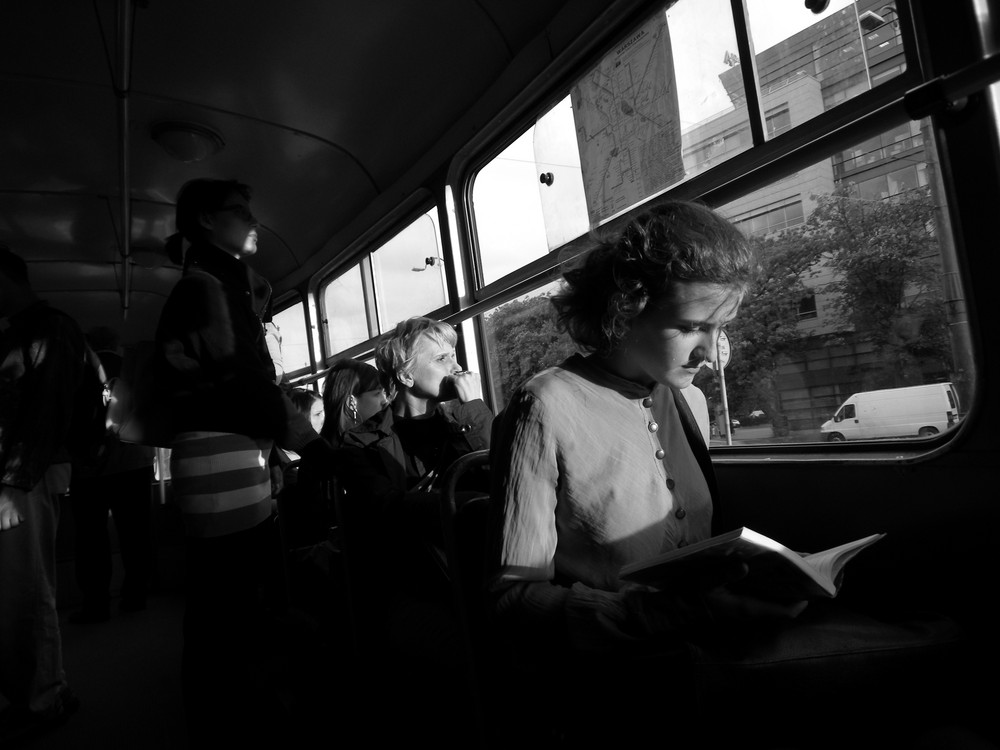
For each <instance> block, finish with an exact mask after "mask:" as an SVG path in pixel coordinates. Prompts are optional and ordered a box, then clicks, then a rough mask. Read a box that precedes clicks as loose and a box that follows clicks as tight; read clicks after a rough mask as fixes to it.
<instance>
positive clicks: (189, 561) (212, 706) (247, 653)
mask: <svg viewBox="0 0 1000 750" xmlns="http://www.w3.org/2000/svg"><path fill="white" fill-rule="evenodd" d="M271 540H272V536H271V522H270V521H265V522H264V523H261V524H259V525H257V526H256V527H254V528H252V529H248V530H246V531H241V532H238V533H235V534H227V535H225V536H219V537H211V538H205V539H199V538H193V537H188V539H187V542H186V561H185V568H186V583H185V597H186V605H185V611H184V654H183V660H182V687H183V691H184V711H185V717H186V720H187V727H188V736H189V737H190V740H191V746H192V747H194V748H199V747H227V746H231V745H238V744H240V743H239V742H238V740H246V741H248V742H252V744H254V745H258V744H260V743H263V744H267V742H268V741H271V740H275V741H277V739H278V738H277V737H276V736H275V729H274V727H275V726H276V725H278V724H279V722H280V721H281V718H282V717H281V716H280V706H279V705H278V704H277V703H276V702H275V701H274V700H273V695H274V693H273V686H272V685H269V684H268V677H267V672H266V664H267V661H268V659H269V656H270V655H272V654H274V652H275V649H276V648H277V647H278V646H280V644H276V643H273V642H272V639H271V634H270V633H269V629H268V625H267V623H268V620H267V617H266V611H265V608H264V606H263V604H262V602H261V587H262V585H263V581H264V577H265V574H266V571H267V565H268V564H269V562H270V561H271V559H272V558H271V546H270V545H271Z"/></svg>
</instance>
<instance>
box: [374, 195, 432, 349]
mask: <svg viewBox="0 0 1000 750" xmlns="http://www.w3.org/2000/svg"><path fill="white" fill-rule="evenodd" d="M371 261H372V277H373V278H374V280H375V299H376V301H377V309H378V323H379V330H380V331H387V330H389V329H391V328H392V327H394V326H395V325H396V323H398V322H399V321H400V320H403V319H404V318H409V317H412V316H413V315H422V314H424V313H427V312H430V311H431V310H436V309H438V308H439V307H442V306H443V305H444V304H445V303H446V302H447V299H448V283H447V280H446V278H445V270H444V258H443V257H442V255H441V233H440V231H439V229H438V220H437V209H436V208H435V209H432V210H431V211H428V212H427V213H426V214H424V215H423V216H421V217H419V218H418V219H417V220H416V221H414V222H413V223H412V224H410V225H409V226H408V227H406V229H404V230H403V231H402V232H400V233H399V234H397V235H396V236H394V237H393V238H392V239H391V240H389V241H388V242H386V243H385V244H384V245H382V246H381V247H380V248H379V249H378V250H376V251H375V252H373V253H372V254H371ZM366 338H367V337H366Z"/></svg>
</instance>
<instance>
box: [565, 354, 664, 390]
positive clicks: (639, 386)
mask: <svg viewBox="0 0 1000 750" xmlns="http://www.w3.org/2000/svg"><path fill="white" fill-rule="evenodd" d="M563 366H564V367H565V368H566V369H567V370H570V371H571V372H575V373H576V374H577V375H580V376H581V377H583V378H586V379H587V380H589V381H591V382H592V383H596V384H597V385H600V386H604V387H605V388H610V389H612V390H613V391H617V392H618V393H620V394H621V395H622V396H624V397H625V398H645V397H646V396H648V395H650V394H651V393H652V392H653V391H654V390H656V384H653V385H652V386H650V385H649V384H646V383H636V382H635V381H634V380H628V379H627V378H623V377H621V376H620V375H615V374H614V373H613V372H611V371H610V370H608V369H607V368H605V367H604V366H603V365H602V364H601V363H600V359H599V358H598V357H597V355H596V354H590V355H587V356H586V357H585V356H583V355H582V354H574V355H572V356H571V357H570V358H569V359H567V360H566V362H565V363H564V364H563Z"/></svg>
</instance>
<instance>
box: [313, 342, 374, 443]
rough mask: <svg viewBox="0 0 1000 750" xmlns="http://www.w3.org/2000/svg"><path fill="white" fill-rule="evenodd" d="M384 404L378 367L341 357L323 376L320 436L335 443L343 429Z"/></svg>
mask: <svg viewBox="0 0 1000 750" xmlns="http://www.w3.org/2000/svg"><path fill="white" fill-rule="evenodd" d="M386 403H387V399H386V397H385V391H384V390H383V389H382V383H381V380H380V379H379V372H378V370H376V369H375V368H374V367H372V366H371V365H369V364H366V363H364V362H356V361H355V360H353V359H345V360H341V361H340V362H337V363H336V364H335V365H334V366H333V367H331V368H330V371H329V373H328V374H327V376H326V386H325V387H324V388H323V404H324V407H325V410H326V414H327V419H326V422H325V423H324V424H323V429H322V430H321V431H320V435H322V436H323V437H325V438H326V439H327V440H330V441H331V442H337V441H339V439H340V437H341V436H342V435H343V434H344V433H345V432H346V431H347V430H349V429H350V428H351V427H354V426H355V425H359V424H361V423H362V422H364V421H365V420H367V419H369V418H370V417H373V416H374V415H375V414H377V413H378V412H379V411H381V410H382V408H383V407H384V406H385V405H386Z"/></svg>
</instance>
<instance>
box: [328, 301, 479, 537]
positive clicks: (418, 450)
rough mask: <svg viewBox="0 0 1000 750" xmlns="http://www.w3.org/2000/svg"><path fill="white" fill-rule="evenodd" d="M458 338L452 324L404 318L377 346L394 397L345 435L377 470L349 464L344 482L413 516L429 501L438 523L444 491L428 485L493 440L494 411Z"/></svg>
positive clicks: (379, 504)
mask: <svg viewBox="0 0 1000 750" xmlns="http://www.w3.org/2000/svg"><path fill="white" fill-rule="evenodd" d="M456 340H457V334H456V332H455V329H454V328H452V326H451V325H449V324H448V323H442V322H439V321H435V320H432V319H430V318H422V317H416V318H410V319H408V320H404V321H402V322H401V323H399V324H398V325H397V326H396V329H395V331H394V332H393V333H392V334H391V335H390V336H388V337H387V338H385V339H383V340H382V341H381V342H379V344H378V346H377V348H376V350H375V361H376V365H377V366H378V370H379V373H380V377H381V380H382V385H383V386H384V388H385V390H386V392H387V393H388V394H389V397H390V399H391V402H390V403H389V404H388V405H387V406H386V407H385V408H384V409H382V410H381V411H379V412H377V413H376V414H375V415H374V416H372V417H371V418H370V419H368V420H367V421H366V422H364V423H362V424H360V425H358V426H357V427H354V428H352V429H350V430H348V431H347V432H345V433H344V436H343V444H344V446H345V447H348V448H356V449H361V450H362V451H363V454H364V456H365V457H366V459H367V461H366V462H365V463H366V469H367V470H368V471H370V472H371V475H369V476H365V475H361V474H358V473H357V472H354V471H350V470H348V472H347V473H348V475H349V476H348V477H347V478H345V487H346V488H347V489H348V490H349V491H350V490H351V485H352V484H353V485H354V488H355V490H356V491H359V492H363V493H365V494H368V495H369V496H370V497H371V499H372V500H373V502H374V503H375V507H374V508H373V509H372V510H377V511H379V512H383V513H388V514H390V515H393V514H394V512H395V511H403V512H404V515H408V514H409V512H410V510H413V509H414V506H424V507H426V508H427V510H428V511H429V513H428V514H427V515H425V518H427V519H429V520H430V522H431V524H432V525H434V526H439V524H438V523H437V519H438V516H437V496H436V494H435V493H428V491H429V490H434V489H436V488H437V484H436V483H437V480H438V479H440V477H441V474H442V473H443V472H444V471H445V470H446V469H447V468H448V467H449V466H450V465H451V463H452V462H454V461H455V459H457V458H459V457H460V456H463V455H465V454H466V453H469V452H472V451H477V450H482V449H485V448H488V447H489V445H490V428H491V426H492V423H493V413H492V412H491V411H490V410H489V408H488V407H487V406H486V404H485V403H484V402H483V400H482V385H481V383H480V379H479V376H478V375H477V374H475V373H472V372H469V371H467V370H463V369H462V367H461V366H460V365H459V364H458V361H457V360H456V358H455V342H456ZM415 512H417V513H421V511H415Z"/></svg>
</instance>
